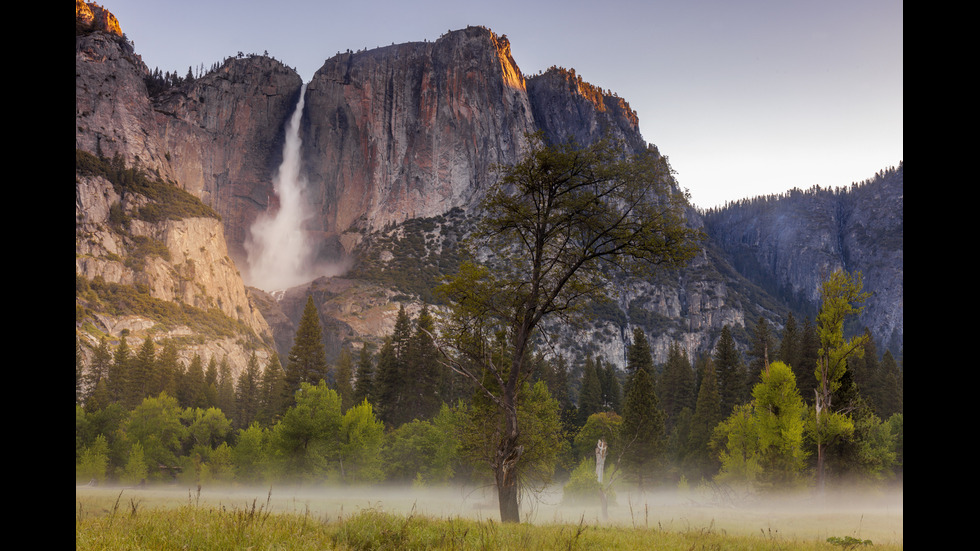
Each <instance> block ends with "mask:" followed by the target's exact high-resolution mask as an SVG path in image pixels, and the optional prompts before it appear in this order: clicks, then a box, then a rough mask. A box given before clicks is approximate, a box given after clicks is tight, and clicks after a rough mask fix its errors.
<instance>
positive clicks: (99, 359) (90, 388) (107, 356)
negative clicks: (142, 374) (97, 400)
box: [84, 337, 112, 411]
mask: <svg viewBox="0 0 980 551" xmlns="http://www.w3.org/2000/svg"><path fill="white" fill-rule="evenodd" d="M111 367H112V350H110V349H109V343H108V341H106V339H105V337H102V338H101V339H99V346H98V347H96V349H95V352H94V354H93V355H92V362H91V363H90V364H89V366H88V371H87V372H86V373H85V375H84V381H85V389H86V394H85V396H84V399H85V409H86V411H88V410H89V407H88V406H89V404H88V400H89V398H90V397H91V396H92V395H93V394H94V393H95V389H96V388H98V386H99V384H102V386H103V387H105V385H106V382H107V380H108V377H109V370H110V369H111ZM102 407H105V404H103V406H102ZM98 409H101V408H98Z"/></svg>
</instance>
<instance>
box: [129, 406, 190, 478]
mask: <svg viewBox="0 0 980 551" xmlns="http://www.w3.org/2000/svg"><path fill="white" fill-rule="evenodd" d="M182 414H183V411H182V410H181V408H180V404H178V402H177V399H176V398H172V397H170V396H167V395H166V394H160V395H159V396H155V397H148V398H146V399H144V400H143V402H142V403H140V405H138V406H137V407H136V408H135V409H134V410H133V411H132V412H130V414H129V416H128V418H127V419H126V421H125V423H124V424H123V427H122V430H123V432H124V434H125V435H126V440H127V441H128V442H130V443H131V444H132V445H133V446H135V445H136V444H139V445H140V455H141V457H145V462H146V465H150V466H153V467H154V469H155V468H156V466H157V465H164V466H173V465H176V464H177V458H178V456H179V455H180V454H181V451H182V448H181V444H182V442H183V440H184V437H185V434H186V432H187V429H186V428H185V426H184V424H183V423H182V422H181V416H182ZM151 475H152V477H153V478H157V477H159V476H161V475H162V473H160V472H157V471H156V470H154V471H152V473H151Z"/></svg>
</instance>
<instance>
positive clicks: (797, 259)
mask: <svg viewBox="0 0 980 551" xmlns="http://www.w3.org/2000/svg"><path fill="white" fill-rule="evenodd" d="M903 172H904V169H903V165H901V164H900V165H899V166H898V167H897V168H892V169H888V170H883V171H881V172H879V174H878V175H876V176H875V177H874V178H873V179H871V180H868V181H866V182H862V183H861V184H860V185H854V186H852V187H851V188H850V189H845V190H838V191H832V190H810V191H808V192H803V191H800V190H792V191H790V192H789V193H788V194H786V195H784V196H777V197H763V198H757V199H752V200H745V201H740V202H738V203H735V204H732V205H729V206H727V207H725V208H723V209H718V210H716V211H712V212H709V213H708V214H707V215H706V216H705V229H706V231H707V232H708V234H709V235H710V236H711V238H712V241H713V242H715V243H717V244H718V245H719V246H720V247H721V248H722V249H723V250H724V251H725V252H726V253H727V254H728V255H729V256H730V258H732V262H733V264H734V265H735V267H736V268H737V269H738V270H739V271H740V272H741V273H742V274H744V275H745V276H747V277H749V278H750V279H752V280H753V281H755V282H757V283H758V284H760V285H761V286H763V287H764V288H766V289H767V290H769V291H770V292H771V293H772V294H774V295H776V296H779V297H781V298H782V299H783V300H785V301H786V302H787V303H789V304H792V305H794V306H796V307H798V308H799V309H801V310H804V311H809V312H811V313H815V312H816V308H817V307H818V306H819V304H820V298H821V297H820V285H821V282H822V281H823V279H824V278H825V277H826V275H828V274H830V273H832V272H833V271H835V270H846V271H849V272H861V273H862V275H863V281H864V290H865V291H869V292H871V293H873V296H872V297H870V298H869V300H868V301H867V302H866V303H865V308H864V312H863V313H862V315H861V316H860V318H859V320H858V321H859V323H860V324H861V325H863V326H866V327H868V328H869V329H870V330H871V332H872V334H873V335H874V337H875V341H876V342H877V343H878V345H879V347H888V348H890V349H891V350H893V351H894V352H898V351H899V350H900V349H901V347H902V343H903V340H904V327H903V326H904V324H903V317H904V294H903V266H904V255H903V247H904V240H903V235H904V231H903V227H904V222H903V196H904V182H903Z"/></svg>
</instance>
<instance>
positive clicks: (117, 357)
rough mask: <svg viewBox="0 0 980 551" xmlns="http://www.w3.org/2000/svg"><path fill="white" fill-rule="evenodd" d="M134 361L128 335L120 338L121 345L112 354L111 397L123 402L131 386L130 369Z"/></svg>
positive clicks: (110, 371) (110, 370) (110, 373)
mask: <svg viewBox="0 0 980 551" xmlns="http://www.w3.org/2000/svg"><path fill="white" fill-rule="evenodd" d="M131 362H132V352H131V351H130V349H129V344H128V343H127V342H126V336H125V335H123V336H122V337H121V338H120V339H119V345H118V346H116V351H115V353H114V354H113V356H112V366H111V368H110V369H109V399H110V400H112V401H113V402H119V403H123V401H124V399H125V395H126V390H127V388H128V387H129V370H130V364H131Z"/></svg>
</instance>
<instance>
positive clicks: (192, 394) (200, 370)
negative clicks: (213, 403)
mask: <svg viewBox="0 0 980 551" xmlns="http://www.w3.org/2000/svg"><path fill="white" fill-rule="evenodd" d="M177 399H178V401H179V402H180V405H181V407H185V408H206V407H208V397H207V383H205V381H204V363H203V360H201V356H200V355H199V354H194V357H193V358H192V359H191V363H190V365H188V366H187V372H186V373H185V374H184V376H183V377H181V384H180V387H179V389H178V393H177Z"/></svg>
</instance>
